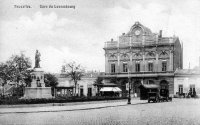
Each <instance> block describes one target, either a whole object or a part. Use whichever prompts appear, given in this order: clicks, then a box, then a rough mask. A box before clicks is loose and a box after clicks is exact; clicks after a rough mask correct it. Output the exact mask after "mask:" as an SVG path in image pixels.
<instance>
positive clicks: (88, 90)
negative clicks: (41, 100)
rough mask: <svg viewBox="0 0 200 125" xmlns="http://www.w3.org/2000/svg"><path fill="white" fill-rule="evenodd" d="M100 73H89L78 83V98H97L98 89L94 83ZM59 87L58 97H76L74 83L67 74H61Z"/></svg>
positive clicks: (57, 88)
mask: <svg viewBox="0 0 200 125" xmlns="http://www.w3.org/2000/svg"><path fill="white" fill-rule="evenodd" d="M99 73H100V72H93V71H89V72H86V73H84V76H83V77H82V78H81V80H80V81H78V83H77V87H76V92H77V93H78V96H87V97H88V96H89V97H90V96H96V93H97V88H96V86H94V82H95V80H96V78H97V77H98V75H99ZM58 83H59V84H58V86H57V87H56V96H65V97H71V96H74V94H75V93H74V92H75V86H74V82H73V81H72V80H71V78H70V77H67V76H66V74H60V76H59V77H58Z"/></svg>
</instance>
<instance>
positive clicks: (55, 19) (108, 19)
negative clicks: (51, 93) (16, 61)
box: [0, 0, 200, 73]
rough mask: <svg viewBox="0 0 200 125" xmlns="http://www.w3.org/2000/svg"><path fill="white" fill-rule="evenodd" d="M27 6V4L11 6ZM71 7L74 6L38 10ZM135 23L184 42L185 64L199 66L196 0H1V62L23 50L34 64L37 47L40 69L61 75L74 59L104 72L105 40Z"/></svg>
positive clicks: (199, 12) (199, 18)
mask: <svg viewBox="0 0 200 125" xmlns="http://www.w3.org/2000/svg"><path fill="white" fill-rule="evenodd" d="M14 5H29V6H31V8H15V7H14ZM40 5H43V6H49V5H73V6H75V9H73V8H40ZM136 21H139V22H140V23H141V24H142V25H144V26H146V27H148V28H150V29H151V31H152V32H154V33H158V32H159V30H163V36H164V37H165V36H166V37H170V36H173V35H175V36H178V37H179V39H180V41H181V42H182V43H183V49H184V52H183V55H184V59H183V66H184V68H189V64H190V68H193V67H195V66H198V65H199V56H200V35H199V34H200V1H199V0H176V1H174V0H163V1H161V0H142V1H141V0H118V1H116V0H109V1H108V0H84V1H83V0H1V1H0V62H5V61H6V60H7V59H8V58H9V57H11V56H12V55H13V54H20V53H24V54H25V55H26V56H27V57H30V59H31V61H32V65H34V55H35V51H36V49H38V50H39V52H40V53H41V63H40V65H41V67H42V68H43V69H44V70H45V71H46V72H52V73H59V72H60V70H61V66H62V65H63V64H64V63H68V62H71V61H76V62H77V63H78V64H81V65H82V66H84V67H85V68H86V70H96V71H102V72H104V71H105V57H104V50H103V47H104V43H105V42H106V41H109V40H110V39H111V38H113V39H114V40H117V39H118V36H120V35H121V34H122V33H127V32H128V31H129V30H130V28H131V26H132V25H134V23H135V22H136Z"/></svg>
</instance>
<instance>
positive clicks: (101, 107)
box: [0, 102, 148, 114]
mask: <svg viewBox="0 0 200 125" xmlns="http://www.w3.org/2000/svg"><path fill="white" fill-rule="evenodd" d="M140 104H148V103H147V102H143V103H134V104H123V105H114V106H100V107H93V108H80V109H66V110H49V111H28V112H0V114H18V113H43V112H66V111H81V110H93V109H103V108H110V107H119V106H131V105H140Z"/></svg>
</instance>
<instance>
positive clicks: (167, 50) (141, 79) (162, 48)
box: [101, 22, 183, 97]
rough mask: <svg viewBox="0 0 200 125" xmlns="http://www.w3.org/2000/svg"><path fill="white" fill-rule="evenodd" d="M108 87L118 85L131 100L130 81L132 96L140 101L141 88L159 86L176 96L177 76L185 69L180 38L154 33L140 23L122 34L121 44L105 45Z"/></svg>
mask: <svg viewBox="0 0 200 125" xmlns="http://www.w3.org/2000/svg"><path fill="white" fill-rule="evenodd" d="M103 49H104V50H105V74H104V75H103V76H101V77H103V78H104V84H105V85H106V84H109V83H110V82H112V83H113V81H114V83H115V84H116V85H117V86H118V87H119V88H120V89H121V90H122V96H127V92H128V91H127V83H128V79H129V80H130V83H131V84H130V85H131V93H134V94H135V95H137V97H140V96H141V95H142V94H143V95H144V93H142V92H141V89H140V86H141V85H145V86H146V87H148V85H155V86H158V88H162V89H168V90H169V93H170V94H172V95H173V94H174V72H175V70H176V69H177V68H178V69H182V68H183V48H182V45H181V44H180V41H179V38H178V37H176V36H173V37H163V36H162V30H160V31H159V33H153V32H152V31H151V30H150V29H149V28H147V27H145V26H143V25H142V24H141V23H139V22H135V24H134V25H133V26H132V27H131V28H130V31H128V32H127V33H122V35H120V36H119V39H118V40H113V39H111V40H110V41H107V42H105V46H104V48H103Z"/></svg>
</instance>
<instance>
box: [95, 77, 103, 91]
mask: <svg viewBox="0 0 200 125" xmlns="http://www.w3.org/2000/svg"><path fill="white" fill-rule="evenodd" d="M102 81H103V77H97V78H96V80H95V82H94V85H95V86H97V93H98V94H99V91H100V86H101V85H103V83H102Z"/></svg>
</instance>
